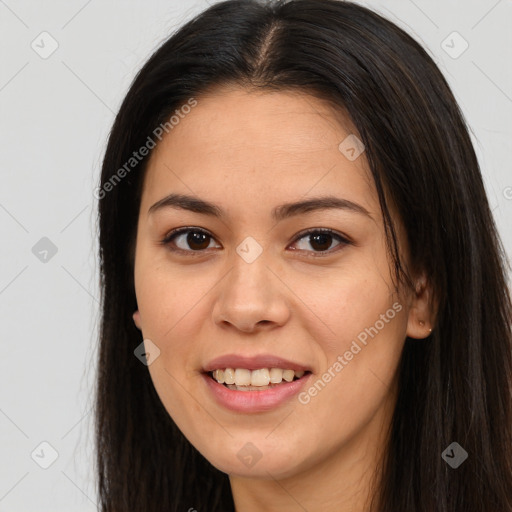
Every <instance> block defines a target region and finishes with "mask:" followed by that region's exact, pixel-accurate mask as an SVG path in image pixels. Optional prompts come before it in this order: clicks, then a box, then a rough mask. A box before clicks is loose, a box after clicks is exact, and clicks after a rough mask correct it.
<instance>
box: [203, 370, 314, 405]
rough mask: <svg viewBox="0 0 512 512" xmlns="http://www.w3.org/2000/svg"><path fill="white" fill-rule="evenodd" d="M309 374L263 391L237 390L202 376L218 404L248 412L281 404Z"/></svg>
mask: <svg viewBox="0 0 512 512" xmlns="http://www.w3.org/2000/svg"><path fill="white" fill-rule="evenodd" d="M311 375H312V373H307V374H306V375H304V376H302V377H301V378H300V379H297V380H293V381H292V382H285V383H282V384H279V385H278V386H274V387H272V388H269V389H266V390H264V391H237V390H233V389H229V388H227V387H226V386H224V384H219V383H218V382H217V381H216V380H214V379H212V378H211V377H210V376H209V375H208V374H206V373H204V374H203V378H204V380H205V382H206V385H207V386H208V389H209V390H210V392H211V393H212V395H213V398H214V399H215V400H216V401H217V403H218V404H219V405H221V406H222V407H225V408H226V409H230V410H232V411H235V412H247V413H250V412H264V411H269V410H271V409H274V408H276V407H278V406H279V405H282V404H283V403H284V402H286V401H287V400H289V399H290V398H291V397H293V396H295V395H297V394H298V393H299V391H300V390H301V389H302V388H303V387H304V386H305V384H306V382H307V381H308V380H309V378H310V377H311Z"/></svg>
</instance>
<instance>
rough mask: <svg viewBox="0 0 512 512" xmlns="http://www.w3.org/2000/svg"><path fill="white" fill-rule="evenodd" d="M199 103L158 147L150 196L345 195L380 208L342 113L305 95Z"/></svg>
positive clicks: (221, 92) (231, 91)
mask: <svg viewBox="0 0 512 512" xmlns="http://www.w3.org/2000/svg"><path fill="white" fill-rule="evenodd" d="M196 101H197V104H196V105H195V106H194V107H193V108H191V109H188V108H187V109H186V110H183V111H182V112H181V115H180V116H179V117H178V116H176V117H175V118H174V123H175V124H174V125H173V127H172V129H170V130H169V132H168V133H166V134H165V135H164V137H163V138H162V141H161V142H160V143H159V144H158V145H157V147H156V148H155V149H154V150H153V152H152V155H151V158H150V160H149V163H148V167H147V171H146V177H145V183H144V194H143V197H144V196H150V197H151V199H152V200H158V199H159V198H160V197H161V196H163V195H164V194H165V193H166V192H167V193H169V192H170V191H176V190H178V191H183V192H185V191H186V192H187V193H190V192H194V193H195V194H196V195H201V196H202V197H210V198H213V197H215V200H216V202H222V201H224V202H229V201H236V200H237V198H238V200H243V199H241V198H245V200H247V199H252V200H254V201H256V202H257V201H258V197H259V199H261V198H262V196H264V197H265V199H273V200H275V201H279V202H282V201H281V200H282V199H283V198H286V199H289V200H297V199H298V198H300V197H302V196H305V195H307V194H314V195H318V194H321V193H327V192H329V193H333V192H339V193H340V194H343V195H344V197H345V198H346V199H349V200H350V199H351V198H352V199H355V198H356V197H357V198H358V201H359V202H364V203H365V205H364V206H365V207H366V208H367V209H373V210H375V204H372V202H373V203H374V200H375V197H374V196H375V194H374V191H373V182H372V180H371V178H370V173H369V169H368V165H367V161H366V158H365V156H364V151H363V152H362V153H361V154H360V156H359V157H357V158H355V159H354V158H353V156H354V151H352V153H350V152H349V153H347V149H349V150H350V149H352V148H351V146H354V143H355V144H356V145H357V141H358V139H359V137H358V134H357V132H356V130H355V129H354V128H353V126H352V124H351V122H350V120H349V118H348V116H346V115H344V114H343V112H342V109H341V108H340V109H339V110H335V109H334V106H333V105H332V104H330V103H329V102H327V101H325V100H321V99H318V98H317V97H315V96H311V95H308V94H306V93H299V92H295V91H279V92H275V91H273V92H268V91H265V92H262V91H259V90H258V91H256V90H253V89H243V88H236V87H224V88H222V89H217V90H214V91H213V92H210V93H208V94H206V95H201V96H198V97H197V98H196ZM177 110H178V112H179V110H180V108H179V107H178V108H177ZM185 112H187V113H185ZM176 121H178V122H177V123H176ZM340 145H341V146H340ZM355 150H356V151H357V152H359V151H360V150H361V147H355ZM356 156H357V153H356ZM347 196H352V197H347Z"/></svg>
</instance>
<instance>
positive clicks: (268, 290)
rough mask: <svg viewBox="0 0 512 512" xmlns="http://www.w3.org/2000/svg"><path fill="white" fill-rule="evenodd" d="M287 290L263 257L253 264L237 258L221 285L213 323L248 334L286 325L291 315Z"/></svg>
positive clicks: (214, 308) (214, 309)
mask: <svg viewBox="0 0 512 512" xmlns="http://www.w3.org/2000/svg"><path fill="white" fill-rule="evenodd" d="M287 290H288V288H287V287H286V286H285V285H284V284H283V282H282V281H281V280H280V279H279V277H278V276H277V275H276V272H275V271H273V270H272V269H271V268H270V267H269V262H268V261H267V259H266V258H264V257H263V255H261V256H260V257H259V258H257V259H256V260H255V261H253V262H252V263H247V262H246V261H244V260H243V259H242V258H240V257H239V256H238V255H235V261H234V266H233V268H232V270H231V271H230V272H229V274H228V275H227V276H226V278H225V279H223V280H222V281H221V283H220V284H219V287H218V295H217V297H216V300H215V305H214V307H213V313H212V314H213V321H214V322H215V323H216V324H217V325H219V326H220V327H222V328H224V329H225V328H228V327H231V328H233V329H237V330H239V331H242V332H245V333H252V332H256V331H258V330H260V329H266V330H270V329H273V328H276V327H278V326H282V325H284V324H285V323H286V321H287V320H288V318H289V316H290V308H289V301H288V300H287V297H286V292H287Z"/></svg>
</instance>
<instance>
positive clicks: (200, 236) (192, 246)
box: [162, 228, 213, 252]
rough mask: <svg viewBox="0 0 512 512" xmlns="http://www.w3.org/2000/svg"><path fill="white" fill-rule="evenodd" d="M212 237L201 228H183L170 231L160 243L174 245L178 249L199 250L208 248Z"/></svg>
mask: <svg viewBox="0 0 512 512" xmlns="http://www.w3.org/2000/svg"><path fill="white" fill-rule="evenodd" d="M212 239H213V237H212V236H211V235H210V234H209V233H207V232H206V231H203V230H201V229H191V228H184V229H179V230H176V231H173V232H172V233H170V234H169V235H168V236H167V237H166V238H165V239H164V240H163V241H162V243H163V244H164V245H169V244H171V245H174V246H176V247H177V249H176V250H179V251H184V252H200V251H204V250H205V249H208V247H209V246H210V241H211V240H212ZM173 250H174V249H173Z"/></svg>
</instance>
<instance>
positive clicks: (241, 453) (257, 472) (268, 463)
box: [204, 441, 303, 480]
mask: <svg viewBox="0 0 512 512" xmlns="http://www.w3.org/2000/svg"><path fill="white" fill-rule="evenodd" d="M238 444H241V446H242V447H241V448H238V449H233V446H234V445H231V446H230V449H228V451H226V452H224V453H222V454H221V453H218V452H215V453H207V454H206V455H204V456H205V458H206V459H207V460H208V461H209V462H210V464H212V466H214V467H215V468H217V469H218V470H219V471H222V472H223V473H226V474H228V475H230V476H238V477H242V478H255V479H261V480H272V479H278V480H281V479H284V478H288V477H290V476H293V475H294V474H295V473H297V472H298V470H299V465H302V463H303V461H302V460H296V459H294V458H292V457H290V456H289V455H288V454H287V453H285V452H276V450H275V447H267V448H265V447H262V449H258V448H256V446H255V444H253V443H250V441H248V442H247V443H236V445H238ZM260 444H261V443H260Z"/></svg>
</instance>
